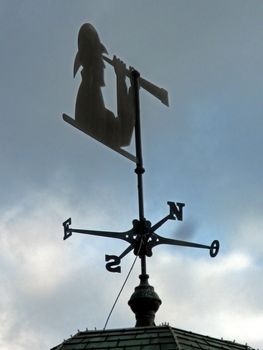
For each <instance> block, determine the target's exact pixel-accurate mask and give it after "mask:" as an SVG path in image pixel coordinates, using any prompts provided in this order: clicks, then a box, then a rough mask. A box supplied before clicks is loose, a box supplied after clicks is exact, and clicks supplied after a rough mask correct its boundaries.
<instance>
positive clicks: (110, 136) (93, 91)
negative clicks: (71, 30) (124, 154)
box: [74, 23, 135, 149]
mask: <svg viewBox="0 0 263 350" xmlns="http://www.w3.org/2000/svg"><path fill="white" fill-rule="evenodd" d="M103 53H107V50H106V48H105V46H104V45H103V44H102V43H101V41H100V39H99V36H98V33H97V31H96V29H95V28H94V27H93V26H92V25H91V24H88V23H86V24H83V25H82V26H81V28H80V30H79V35H78V53H77V55H76V58H75V62H74V76H75V75H76V73H77V71H78V69H79V68H80V67H81V66H82V67H83V68H82V70H81V78H82V81H81V84H80V86H79V90H78V94H77V99H76V106H75V122H76V124H77V125H78V127H79V128H80V129H81V130H82V131H84V132H86V133H87V134H88V135H90V136H92V137H94V138H96V139H97V140H99V141H101V142H103V143H104V144H106V145H108V146H109V147H111V148H115V149H116V148H117V149H118V148H120V147H124V146H128V145H129V144H130V142H131V137H132V133H133V128H134V119H135V118H134V110H133V103H132V99H133V94H132V89H131V87H130V88H129V89H128V88H127V86H126V82H125V79H126V73H125V72H126V71H127V70H126V65H125V64H124V63H123V62H122V61H121V60H120V59H118V58H117V57H116V56H114V57H113V60H112V65H113V67H114V70H115V74H116V83H117V84H116V85H117V116H115V115H114V113H113V112H111V111H110V110H108V109H107V108H106V107H105V105H104V101H103V96H102V91H101V88H102V87H103V86H105V83H104V68H105V64H104V61H103V56H102V55H103Z"/></svg>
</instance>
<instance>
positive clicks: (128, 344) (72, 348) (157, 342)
mask: <svg viewBox="0 0 263 350" xmlns="http://www.w3.org/2000/svg"><path fill="white" fill-rule="evenodd" d="M81 349H89V350H91V349H100V350H121V349H125V350H250V349H252V348H250V347H249V346H247V345H241V344H238V343H236V342H232V341H227V340H222V339H216V338H212V337H208V336H204V335H201V334H196V333H192V332H189V331H184V330H181V329H177V328H173V327H170V326H168V325H165V326H156V327H155V326H153V327H135V328H123V329H112V330H96V331H88V330H87V331H84V332H78V333H77V334H75V335H74V336H73V337H71V338H70V339H68V340H65V341H64V342H63V343H62V344H60V345H58V346H55V347H54V348H52V349H51V350H81Z"/></svg>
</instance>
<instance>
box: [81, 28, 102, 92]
mask: <svg viewBox="0 0 263 350" xmlns="http://www.w3.org/2000/svg"><path fill="white" fill-rule="evenodd" d="M78 49H79V52H78V54H79V59H80V63H81V65H82V66H83V68H84V69H85V70H86V71H87V73H88V74H92V75H93V77H94V78H95V79H96V81H97V82H98V84H99V85H100V86H104V77H103V68H104V67H105V66H104V62H103V58H102V54H103V53H107V50H106V48H105V46H104V45H103V44H102V43H101V41H100V38H99V35H98V33H97V31H96V29H95V28H94V27H93V25H92V24H89V23H85V24H83V25H82V26H81V28H80V30H79V35H78Z"/></svg>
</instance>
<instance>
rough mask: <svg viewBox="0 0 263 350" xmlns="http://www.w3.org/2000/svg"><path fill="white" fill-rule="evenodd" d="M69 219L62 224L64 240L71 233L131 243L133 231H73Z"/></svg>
mask: <svg viewBox="0 0 263 350" xmlns="http://www.w3.org/2000/svg"><path fill="white" fill-rule="evenodd" d="M70 225H71V218H69V219H68V220H66V221H65V222H63V227H64V238H63V239H64V240H65V239H67V238H69V237H70V236H71V235H72V233H83V234H87V235H92V236H100V237H108V238H118V239H122V240H124V241H126V242H129V243H132V241H133V238H132V237H133V235H132V233H133V230H130V231H127V232H111V231H94V230H82V229H74V228H70V227H69V226H70Z"/></svg>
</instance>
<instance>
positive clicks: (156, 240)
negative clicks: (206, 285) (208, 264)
mask: <svg viewBox="0 0 263 350" xmlns="http://www.w3.org/2000/svg"><path fill="white" fill-rule="evenodd" d="M148 244H149V245H150V246H151V248H153V247H155V246H156V245H158V244H169V245H178V246H182V247H191V248H203V249H209V252H210V256H211V257H212V258H214V257H215V256H216V255H217V253H218V251H219V246H220V245H219V241H218V240H214V241H213V242H212V244H211V245H210V246H209V245H205V244H200V243H193V242H186V241H181V240H177V239H171V238H165V237H162V236H159V235H157V234H156V233H154V234H153V235H152V239H151V241H149V243H148Z"/></svg>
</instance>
